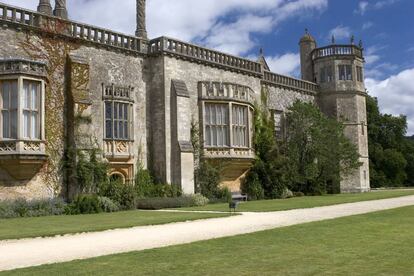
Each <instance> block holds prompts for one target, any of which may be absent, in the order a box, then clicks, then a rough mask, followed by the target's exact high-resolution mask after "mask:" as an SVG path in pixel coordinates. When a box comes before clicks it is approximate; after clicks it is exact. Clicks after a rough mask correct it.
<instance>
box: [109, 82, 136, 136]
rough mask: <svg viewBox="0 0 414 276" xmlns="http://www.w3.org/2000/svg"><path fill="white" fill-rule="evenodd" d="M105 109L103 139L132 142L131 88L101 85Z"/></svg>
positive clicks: (132, 101) (132, 103)
mask: <svg viewBox="0 0 414 276" xmlns="http://www.w3.org/2000/svg"><path fill="white" fill-rule="evenodd" d="M102 90H103V91H102V95H103V99H104V108H105V111H104V112H105V135H104V137H105V139H107V140H119V141H132V140H133V105H134V100H133V93H132V92H133V91H134V88H133V87H131V86H128V87H122V86H115V85H114V84H111V85H104V84H102Z"/></svg>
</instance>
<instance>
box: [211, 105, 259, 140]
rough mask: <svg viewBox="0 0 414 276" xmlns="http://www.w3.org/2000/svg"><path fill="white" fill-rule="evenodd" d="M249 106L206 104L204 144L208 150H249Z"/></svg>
mask: <svg viewBox="0 0 414 276" xmlns="http://www.w3.org/2000/svg"><path fill="white" fill-rule="evenodd" d="M249 110H250V111H251V110H252V109H251V108H250V107H249V106H248V105H243V104H238V103H232V102H226V103H214V102H204V144H205V146H206V147H207V148H214V147H215V148H230V147H231V148H249V147H250V137H249V129H250V128H249Z"/></svg>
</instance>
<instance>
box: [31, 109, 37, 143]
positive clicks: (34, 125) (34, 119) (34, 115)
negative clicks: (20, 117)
mask: <svg viewBox="0 0 414 276" xmlns="http://www.w3.org/2000/svg"><path fill="white" fill-rule="evenodd" d="M37 117H38V116H37V112H32V116H31V123H30V126H31V135H30V137H31V138H33V139H39V135H38V133H39V131H38V124H37V122H38V120H37Z"/></svg>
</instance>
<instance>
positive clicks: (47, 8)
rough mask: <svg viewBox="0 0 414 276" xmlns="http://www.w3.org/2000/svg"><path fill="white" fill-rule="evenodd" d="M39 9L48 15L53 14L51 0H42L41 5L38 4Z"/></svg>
mask: <svg viewBox="0 0 414 276" xmlns="http://www.w3.org/2000/svg"><path fill="white" fill-rule="evenodd" d="M37 11H38V12H40V13H44V14H47V15H52V14H53V10H52V5H50V0H40V2H39V5H38V6H37Z"/></svg>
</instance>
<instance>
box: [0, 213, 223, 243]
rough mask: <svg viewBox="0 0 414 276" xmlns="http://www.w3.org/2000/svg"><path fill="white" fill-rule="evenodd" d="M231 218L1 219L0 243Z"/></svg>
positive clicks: (150, 215)
mask: <svg viewBox="0 0 414 276" xmlns="http://www.w3.org/2000/svg"><path fill="white" fill-rule="evenodd" d="M221 216H227V214H202V213H185V212H180V213H178V212H177V213H170V212H156V211H125V212H117V213H102V214H93V215H77V216H50V217H38V218H15V219H0V240H5V239H21V238H31V237H44V236H55V235H62V234H73V233H81V232H91V231H103V230H109V229H116V228H128V227H133V226H143V225H156V224H165V223H171V222H180V221H187V220H196V219H206V218H213V217H221Z"/></svg>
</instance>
